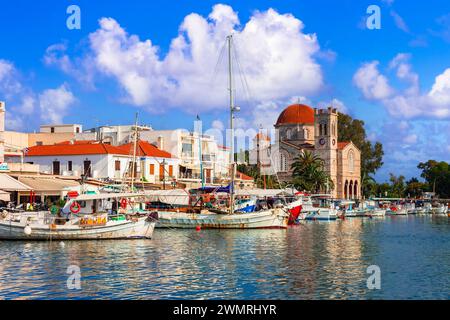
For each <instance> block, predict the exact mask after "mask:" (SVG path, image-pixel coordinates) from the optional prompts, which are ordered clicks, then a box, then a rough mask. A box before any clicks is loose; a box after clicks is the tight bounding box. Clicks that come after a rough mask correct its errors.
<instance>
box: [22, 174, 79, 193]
mask: <svg viewBox="0 0 450 320" xmlns="http://www.w3.org/2000/svg"><path fill="white" fill-rule="evenodd" d="M19 181H20V182H22V183H24V184H26V185H27V186H30V187H31V188H32V189H33V190H34V192H36V194H37V195H47V196H59V195H61V193H62V192H63V191H65V190H67V189H68V188H71V187H77V186H79V185H80V184H79V183H78V182H77V181H74V180H66V179H58V178H54V177H42V176H38V177H32V176H19Z"/></svg>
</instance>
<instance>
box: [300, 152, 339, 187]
mask: <svg viewBox="0 0 450 320" xmlns="http://www.w3.org/2000/svg"><path fill="white" fill-rule="evenodd" d="M292 169H293V172H292V178H293V184H294V186H295V188H296V189H297V190H306V191H310V192H320V191H326V190H327V189H328V191H330V190H333V189H334V185H333V181H332V180H331V179H330V176H329V174H328V173H327V172H325V170H324V162H323V160H322V159H320V158H319V157H318V156H317V155H314V154H312V153H311V152H309V151H306V150H305V151H304V152H301V153H300V154H299V155H298V156H297V157H296V158H294V162H293V164H292Z"/></svg>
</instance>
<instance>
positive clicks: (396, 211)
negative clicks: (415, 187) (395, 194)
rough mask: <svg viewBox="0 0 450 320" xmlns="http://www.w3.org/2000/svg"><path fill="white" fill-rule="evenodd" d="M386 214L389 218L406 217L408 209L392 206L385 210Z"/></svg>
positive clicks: (396, 205)
mask: <svg viewBox="0 0 450 320" xmlns="http://www.w3.org/2000/svg"><path fill="white" fill-rule="evenodd" d="M386 214H388V215H391V216H406V215H408V209H407V208H405V207H404V206H403V205H401V204H393V205H391V206H390V207H389V208H388V209H387V210H386Z"/></svg>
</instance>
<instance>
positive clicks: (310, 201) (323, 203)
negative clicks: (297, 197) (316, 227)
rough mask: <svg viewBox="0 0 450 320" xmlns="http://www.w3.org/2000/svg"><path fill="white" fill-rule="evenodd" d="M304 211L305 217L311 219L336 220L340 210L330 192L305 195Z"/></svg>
mask: <svg viewBox="0 0 450 320" xmlns="http://www.w3.org/2000/svg"><path fill="white" fill-rule="evenodd" d="M302 212H303V213H304V219H305V220H310V221H317V220H319V221H320V220H323V221H332V220H336V219H337V216H338V210H337V209H336V208H335V206H334V202H333V201H332V198H331V196H330V195H328V194H316V195H309V196H305V197H303V205H302Z"/></svg>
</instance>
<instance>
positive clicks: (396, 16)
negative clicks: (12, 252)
mask: <svg viewBox="0 0 450 320" xmlns="http://www.w3.org/2000/svg"><path fill="white" fill-rule="evenodd" d="M391 16H392V18H394V23H395V25H396V26H397V28H399V29H400V30H402V31H403V32H406V33H409V27H408V25H407V24H406V22H405V20H404V19H403V18H402V17H401V16H400V15H399V14H398V13H397V12H395V11H394V10H391Z"/></svg>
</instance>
